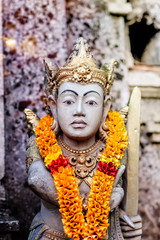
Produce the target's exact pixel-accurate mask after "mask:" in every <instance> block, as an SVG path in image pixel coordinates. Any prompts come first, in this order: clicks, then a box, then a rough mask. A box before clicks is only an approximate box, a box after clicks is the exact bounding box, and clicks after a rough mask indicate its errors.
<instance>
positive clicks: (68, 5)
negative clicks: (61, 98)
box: [3, 0, 160, 240]
mask: <svg viewBox="0 0 160 240" xmlns="http://www.w3.org/2000/svg"><path fill="white" fill-rule="evenodd" d="M110 2H111V3H113V2H114V1H106V0H104V1H97V0H93V1H89V0H87V1H86V0H78V1H73V0H70V1H64V0H54V1H52V0H42V1H36V0H34V1H33V0H27V1H24V0H22V1H16V0H13V1H10V0H5V1H3V19H4V22H3V42H4V55H3V56H4V90H5V98H4V100H5V141H6V144H5V145H6V147H5V149H6V150H5V158H6V162H5V164H6V171H5V178H4V179H3V182H4V184H5V188H6V192H7V199H8V206H9V208H10V210H11V213H12V215H13V216H15V217H16V219H18V220H19V221H20V231H19V232H18V233H15V234H14V236H13V238H14V239H16V240H22V239H24V240H25V239H27V235H28V229H29V225H30V223H31V220H32V218H33V216H34V215H35V214H36V213H37V212H38V210H39V206H40V201H39V198H38V197H36V196H35V194H34V193H32V191H31V190H30V188H29V187H28V184H27V174H26V170H25V148H26V141H27V125H26V120H25V116H24V113H23V110H24V108H26V107H27V108H30V109H32V110H33V111H34V112H35V113H37V114H38V115H39V116H40V117H42V116H44V115H45V112H44V105H43V98H44V96H45V93H44V84H43V76H44V66H43V63H42V59H43V57H49V58H50V59H51V60H53V62H54V63H57V64H58V65H59V66H62V65H63V64H64V63H65V60H66V58H67V56H68V55H69V54H70V52H71V48H72V46H73V43H74V42H75V40H76V39H77V38H78V37H80V36H83V37H84V38H86V39H87V40H88V42H89V45H90V46H91V51H92V52H93V55H94V57H95V59H96V61H97V63H98V64H99V65H103V64H104V63H105V62H107V61H108V60H110V59H111V58H115V59H116V60H117V61H118V66H117V67H116V68H115V83H114V86H113V88H112V92H111V94H112V96H113V109H115V110H117V109H120V108H121V107H123V106H125V105H126V104H127V102H128V99H129V89H130V91H131V90H132V88H133V86H137V85H138V86H140V88H141V90H142V97H143V99H142V128H141V129H142V134H141V135H142V137H141V156H142V157H141V161H140V213H141V214H142V217H143V218H144V240H153V239H154V240H156V238H152V237H151V236H150V234H151V233H152V229H151V228H149V226H148V222H149V223H151V224H155V223H153V222H152V221H151V219H152V218H154V217H153V216H154V211H157V212H158V209H159V202H158V198H159V187H158V185H157V182H158V176H157V171H158V169H159V167H158V166H159V161H158V156H159V155H158V154H159V152H158V151H159V150H158V149H159V148H158V146H159V141H157V142H156V144H155V139H157V135H154V134H157V129H158V125H157V124H159V117H158V106H159V102H158V101H159V100H158V98H157V97H156V98H155V97H153V95H154V96H155V95H156V94H159V92H158V93H157V91H159V85H156V81H157V84H159V76H158V75H157V73H156V77H155V76H153V75H152V81H149V80H148V82H149V84H150V83H151V82H152V84H151V85H147V84H148V83H146V79H150V74H149V73H148V72H147V73H146V72H144V71H138V73H137V70H135V69H133V66H132V65H133V62H134V61H133V59H132V57H131V52H130V48H129V42H130V40H129V38H128V30H127V29H128V27H127V25H126V23H125V18H124V15H125V14H127V13H128V11H130V9H129V8H128V7H129V5H126V4H127V3H125V1H123V4H124V5H123V7H121V6H119V5H116V3H115V4H112V5H109V3H110ZM115 2H116V1H115ZM117 2H118V0H117ZM109 6H110V7H109ZM117 6H118V7H117ZM122 9H123V10H124V11H122ZM118 10H119V11H120V10H121V11H120V12H119V11H118ZM115 11H116V15H115ZM117 11H118V12H117ZM126 60H127V61H126ZM126 63H127V64H126ZM127 66H130V67H131V66H132V71H130V72H129V73H128V69H127ZM151 72H152V71H151ZM136 74H138V75H136ZM145 74H147V75H145ZM155 78H156V79H158V80H155ZM128 79H129V88H128V82H127V81H128ZM143 79H144V80H143ZM153 79H154V80H155V81H154V82H153ZM145 84H146V85H145ZM146 90H147V91H146ZM147 92H148V94H150V93H151V94H152V97H151V96H149V95H147V97H146V94H147ZM156 96H157V95H156ZM152 102H153V103H152ZM152 104H153V105H154V106H155V107H154V108H155V109H156V111H154V108H153V107H152V106H153V105H152ZM156 104H157V105H156ZM156 106H157V107H156ZM159 116H160V115H159ZM157 119H158V120H157ZM149 129H150V130H149ZM153 139H154V141H153ZM153 142H154V145H153ZM152 151H153V154H152ZM153 159H154V162H153ZM146 169H147V170H146ZM153 176H154V178H153V181H152V184H151V181H150V179H151V178H152V177H153ZM146 183H147V184H146ZM155 185H156V186H157V190H156V191H153V186H155ZM148 202H152V204H151V205H147V204H148ZM150 208H151V210H150ZM146 209H147V210H146ZM148 212H149V213H148ZM148 218H149V219H148ZM156 221H159V220H158V216H156ZM151 224H150V225H151ZM156 224H159V223H158V222H156ZM156 226H157V225H155V228H156ZM156 230H157V228H156ZM151 235H152V234H151ZM154 236H156V237H157V236H158V235H154ZM157 240H158V239H157Z"/></svg>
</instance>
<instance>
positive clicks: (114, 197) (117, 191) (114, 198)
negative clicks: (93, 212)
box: [110, 165, 125, 211]
mask: <svg viewBox="0 0 160 240" xmlns="http://www.w3.org/2000/svg"><path fill="white" fill-rule="evenodd" d="M124 171H125V166H124V165H121V166H120V168H119V170H118V172H117V176H116V178H115V181H114V185H113V189H112V193H111V197H110V210H111V211H113V209H114V208H116V207H117V206H118V205H119V204H120V202H121V201H122V198H123V196H124V190H123V188H121V187H120V186H118V187H116V185H117V183H118V181H119V179H120V178H121V176H122V174H123V173H124Z"/></svg>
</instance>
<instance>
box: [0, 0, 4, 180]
mask: <svg viewBox="0 0 160 240" xmlns="http://www.w3.org/2000/svg"><path fill="white" fill-rule="evenodd" d="M0 36H2V3H1V2H0ZM2 53H3V49H2V41H0V136H1V141H0V142H1V146H0V181H1V180H2V178H3V177H4V169H5V163H4V152H5V150H4V99H3V96H4V82H3V58H2ZM0 184H1V183H0Z"/></svg>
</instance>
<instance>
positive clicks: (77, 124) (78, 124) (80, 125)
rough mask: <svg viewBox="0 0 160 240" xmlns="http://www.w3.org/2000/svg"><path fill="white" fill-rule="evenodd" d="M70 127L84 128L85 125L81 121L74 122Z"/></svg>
mask: <svg viewBox="0 0 160 240" xmlns="http://www.w3.org/2000/svg"><path fill="white" fill-rule="evenodd" d="M71 125H72V127H74V128H84V127H85V126H86V125H87V123H85V122H84V121H83V120H74V121H73V122H72V123H71Z"/></svg>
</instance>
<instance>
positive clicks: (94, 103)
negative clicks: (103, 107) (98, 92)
mask: <svg viewBox="0 0 160 240" xmlns="http://www.w3.org/2000/svg"><path fill="white" fill-rule="evenodd" d="M87 103H88V105H91V106H93V105H97V103H96V102H95V101H88V102H87Z"/></svg>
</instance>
